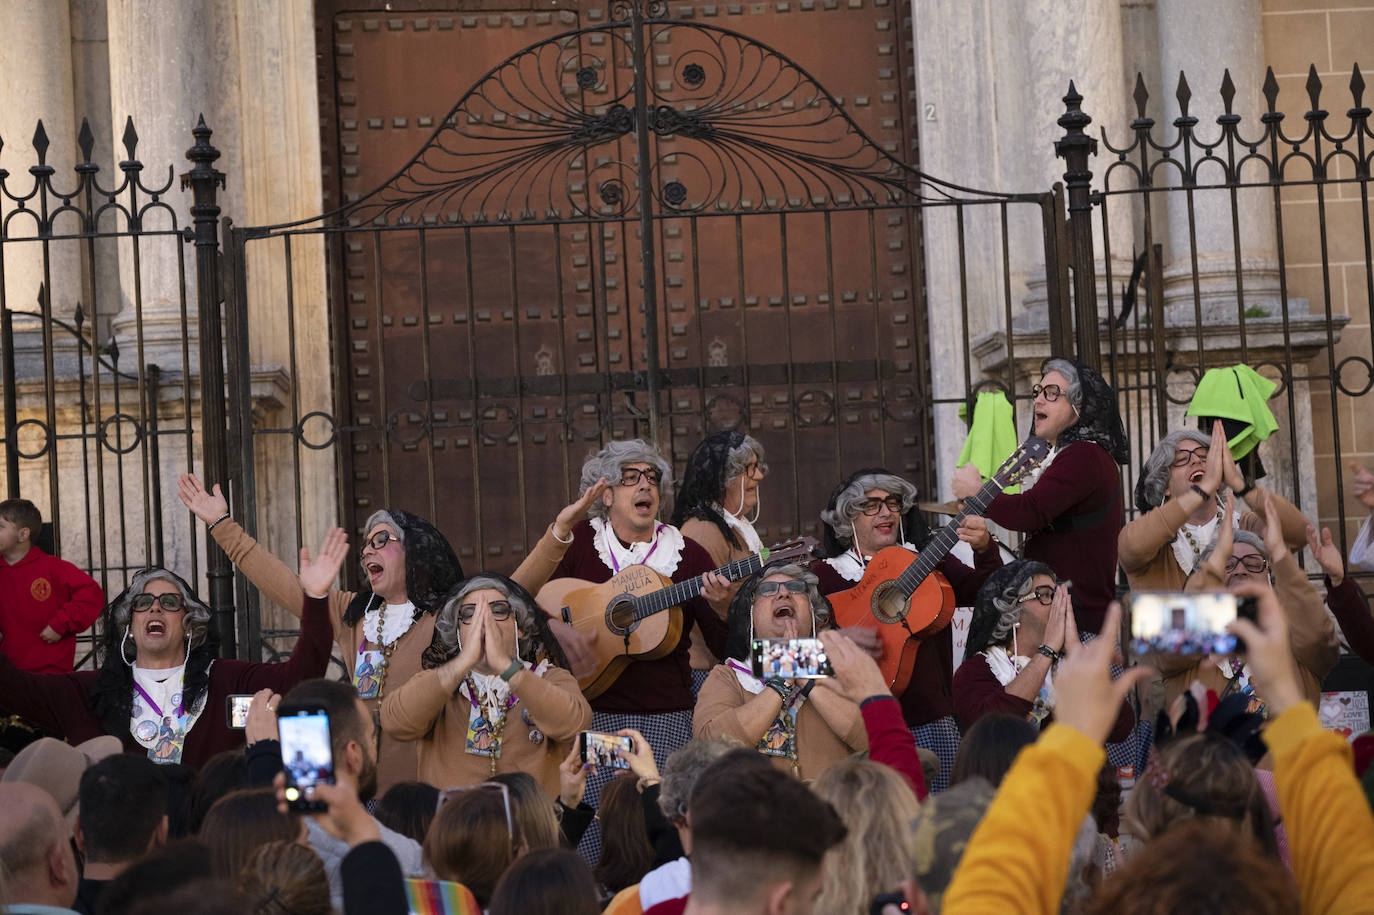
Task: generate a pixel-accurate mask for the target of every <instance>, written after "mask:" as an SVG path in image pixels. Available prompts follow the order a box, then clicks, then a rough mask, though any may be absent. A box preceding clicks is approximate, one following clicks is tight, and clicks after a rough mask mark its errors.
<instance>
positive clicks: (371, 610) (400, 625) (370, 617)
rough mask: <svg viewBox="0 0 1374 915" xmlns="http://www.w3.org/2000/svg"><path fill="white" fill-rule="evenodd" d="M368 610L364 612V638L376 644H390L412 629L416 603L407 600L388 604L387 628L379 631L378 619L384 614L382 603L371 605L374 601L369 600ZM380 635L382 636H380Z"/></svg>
mask: <svg viewBox="0 0 1374 915" xmlns="http://www.w3.org/2000/svg"><path fill="white" fill-rule="evenodd" d="M368 604H369V606H368V608H367V612H366V613H364V614H363V638H365V639H367V640H368V641H369V642H371V643H372V644H374V645H390V644H392V643H393V642H395V641H396V640H397V639H399V638H400V637H401V636H403V635H405V634H406V633H407V632H409V631H410V627H411V625H412V624H413V623H414V622H415V604H413V603H412V602H410V601H406V602H405V603H404V604H387V605H386V628H385V629H384V630H382V632H380V633H378V632H377V621H378V620H379V619H380V618H381V616H382V605H381V603H378V604H377V606H375V607H373V606H371V604H372V601H368ZM379 635H380V638H378V636H379Z"/></svg>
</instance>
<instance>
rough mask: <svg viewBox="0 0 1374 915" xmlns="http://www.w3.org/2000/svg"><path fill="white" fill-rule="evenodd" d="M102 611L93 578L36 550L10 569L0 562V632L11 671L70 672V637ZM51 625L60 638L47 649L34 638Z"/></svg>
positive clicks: (102, 597)
mask: <svg viewBox="0 0 1374 915" xmlns="http://www.w3.org/2000/svg"><path fill="white" fill-rule="evenodd" d="M104 607H105V592H103V591H101V590H100V585H98V584H96V583H95V579H93V578H91V576H89V575H87V574H86V573H85V572H83V571H81V570H80V569H78V568H77V567H76V566H74V565H72V564H71V563H70V562H67V561H66V560H65V559H58V558H57V557H56V556H49V555H48V554H47V553H45V552H43V551H42V550H40V549H39V548H38V547H36V546H33V547H29V551H28V552H27V553H26V554H24V558H23V559H21V560H19V561H18V562H16V563H15V564H14V565H10V564H9V563H8V562H6V561H5V560H4V558H3V557H0V632H3V633H4V636H5V639H4V651H5V654H6V655H7V656H8V657H9V659H10V661H11V662H12V663H13V664H14V666H15V667H18V668H19V669H20V670H27V671H30V672H32V673H43V674H66V673H71V671H72V666H73V665H74V664H75V663H76V638H75V636H76V634H77V633H78V632H83V631H84V630H86V629H88V628H90V625H91V623H94V622H95V620H96V617H98V616H100V611H101V610H102V609H104ZM44 626H51V627H52V628H53V629H55V630H56V631H57V632H58V633H59V634H60V635H61V636H62V639H61V640H60V641H57V642H53V643H52V644H49V643H47V642H45V641H43V639H42V638H41V637H40V636H39V633H40V632H42V631H43V627H44Z"/></svg>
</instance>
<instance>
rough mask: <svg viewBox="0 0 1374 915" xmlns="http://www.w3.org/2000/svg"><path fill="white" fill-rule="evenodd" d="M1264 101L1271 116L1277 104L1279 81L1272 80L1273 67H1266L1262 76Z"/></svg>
mask: <svg viewBox="0 0 1374 915" xmlns="http://www.w3.org/2000/svg"><path fill="white" fill-rule="evenodd" d="M1264 101H1265V104H1267V105H1268V106H1269V113H1270V114H1273V113H1274V109H1275V106H1276V105H1278V103H1279V81H1278V80H1277V79H1275V78H1274V68H1273V67H1268V68H1267V72H1266V73H1265V74H1264Z"/></svg>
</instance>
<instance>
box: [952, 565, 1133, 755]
mask: <svg viewBox="0 0 1374 915" xmlns="http://www.w3.org/2000/svg"><path fill="white" fill-rule="evenodd" d="M1074 616H1075V613H1074V608H1073V604H1072V602H1071V600H1070V597H1069V588H1068V585H1066V584H1063V583H1060V582H1058V581H1056V579H1055V576H1054V572H1053V570H1052V569H1050V567H1049V566H1047V565H1045V563H1043V562H1038V561H1036V560H1033V559H1018V560H1017V561H1015V562H1013V563H1010V564H1008V565H1005V566H1003V567H1002V568H1000V569H998V570H997V571H996V572H994V573H993V574H992V575H991V576H989V577H988V580H987V582H986V583H985V584H984V585H983V589H982V590H981V591H980V592H979V594H978V601H977V604H976V605H975V606H974V610H973V619H972V620H971V621H970V622H969V631H968V642H967V643H966V645H965V647H964V663H962V664H960V665H959V670H958V671H957V672H956V673H955V675H954V710H955V713H956V714H957V715H958V717H959V724H960V726H961V727H963V728H964V729H966V730H967V729H969V728H971V727H972V726H973V725H974V723H975V722H977V721H978V719H979V718H981V717H982V716H983V715H986V714H988V713H989V712H1004V713H1007V714H1010V715H1019V716H1020V717H1022V718H1024V719H1026V720H1028V721H1031V722H1033V723H1034V724H1035V725H1036V726H1037V727H1043V725H1044V721H1045V719H1046V718H1048V717H1049V716H1050V715H1051V714H1052V713H1053V712H1054V708H1055V704H1056V701H1057V695H1058V690H1057V689H1056V687H1055V682H1054V678H1055V668H1056V666H1057V665H1058V663H1059V661H1060V659H1061V658H1062V657H1063V653H1064V646H1065V645H1066V644H1068V643H1077V642H1078V641H1079V634H1078V627H1077V625H1076V624H1075V619H1074ZM1091 637H1092V636H1090V638H1091ZM1108 641H1111V639H1110V638H1109V639H1108ZM1134 727H1135V713H1134V712H1133V711H1132V709H1131V707H1130V704H1129V703H1127V704H1126V705H1124V706H1122V709H1121V712H1120V714H1119V715H1118V717H1117V722H1116V726H1115V727H1114V728H1113V729H1112V733H1111V738H1110V739H1111V740H1112V742H1119V741H1122V740H1125V739H1126V738H1127V737H1129V736H1130V733H1131V729H1132V728H1134Z"/></svg>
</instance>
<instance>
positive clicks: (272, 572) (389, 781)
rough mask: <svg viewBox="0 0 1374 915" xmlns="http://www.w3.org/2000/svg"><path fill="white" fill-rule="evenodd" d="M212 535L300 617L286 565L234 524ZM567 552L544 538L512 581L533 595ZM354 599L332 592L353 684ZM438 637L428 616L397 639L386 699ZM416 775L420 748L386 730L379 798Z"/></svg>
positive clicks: (357, 636)
mask: <svg viewBox="0 0 1374 915" xmlns="http://www.w3.org/2000/svg"><path fill="white" fill-rule="evenodd" d="M210 533H211V535H212V536H214V538H215V542H216V543H218V544H219V545H220V547H221V548H223V550H224V552H225V553H226V554H228V556H229V561H230V562H232V563H233V564H234V565H235V567H237V568H238V570H239V571H240V572H242V573H243V574H244V577H246V578H247V579H248V580H249V581H250V582H252V583H253V585H254V586H255V587H256V588H257V589H258V590H259V591H261V592H262V593H263V594H265V595H267V597H268V598H269V599H270V600H272V601H273V602H274V603H276V604H279V605H280V606H281V607H282V608H283V609H284V610H286V611H287V612H288V613H290V614H292V615H293V616H295V617H297V618H299V617H300V615H301V605H302V601H303V600H304V599H305V592H303V591H302V590H301V583H300V579H299V578H297V577H296V573H295V572H292V571H291V569H290V568H289V567H288V566H287V565H286V563H284V562H282V561H281V560H280V559H278V558H277V557H276V556H274V555H272V553H270V552H269V551H268V550H266V549H265V548H263V546H262V544H260V543H258V542H257V541H256V540H254V539H253V538H252V537H250V536H249V535H248V533H247V532H246V531H245V530H244V529H243V528H242V527H240V526H239V524H238V522H237V521H235V520H234V519H232V518H226V519H225V520H224V521H222V522H220V523H219V524H218V525H216V526H215V529H214V530H213V531H211V532H210ZM566 549H567V547H566V545H564V544H561V543H559V542H558V540H557V539H556V538H555V537H554V536H553V534H552V532H551V531H550V530H545V532H544V536H543V537H542V538H540V540H539V543H538V544H536V545H535V548H534V549H533V550H532V551H531V552H530V554H529V555H528V556H526V557H525V561H524V562H522V563H520V568H518V569H516V570H515V574H514V575H512V576H511V578H512V579H514V580H515V581H517V582H519V583H520V584H521V585H523V586H524V587H525V588H526V589H527V590H529V592H530V593H531V594H533V593H534V592H536V591H538V590H539V589H540V588H541V587H543V586H544V583H545V582H546V581H548V577H549V573H550V572H552V571H553V569H554V567H555V566H556V565H558V560H559V559H561V558H562V556H563V551H564V550H566ZM355 593H356V592H354V591H340V590H336V589H331V590H330V592H329V622H330V625H331V626H333V629H334V642H335V644H337V645H338V646H339V651H340V652H341V653H342V654H343V662H344V666H345V667H346V668H348V675H349V679H350V680H351V679H352V676H353V667H354V664H355V662H356V659H357V656H358V645H359V642H360V641H363V626H362V621H361V620H360V621H359V622H358V623H357V624H356V625H353V626H346V625H344V622H343V615H344V612H345V611H346V610H347V609H348V604H349V602H350V601H352V600H353V596H354V594H355ZM433 637H434V615H433V614H432V613H426V614H424V615H423V616H421V617H420V619H419V620H418V621H416V622H415V624H414V625H412V626H411V627H410V628H409V629H408V630H406V633H405V634H404V635H402V636H401V637H400V638H399V639H397V641H396V648H395V650H394V651H393V652H392V655H391V660H390V662H389V663H388V664H387V676H386V682H385V683H384V684H383V686H382V698H383V699H384V698H386V696H387V695H388V694H389V693H390V692H391V691H392V690H393V689H396V688H397V687H399V686H401V685H403V684H404V683H405V682H406V681H407V680H409V679H410V678H411V677H413V676H415V675H416V674H417V673H419V672H420V656H421V655H422V654H424V651H425V649H426V648H428V647H429V643H430V641H431V640H432V639H433ZM374 647H376V646H374ZM363 704H364V705H366V706H367V708H368V711H372V712H375V710H376V709H377V708H378V706H379V705H380V704H381V702H380V700H378V699H364V700H363ZM416 771H417V767H416V757H415V746H414V745H413V744H410V743H404V742H402V741H399V740H396V739H395V738H394V737H392V736H391V735H389V734H387V733H386V731H385V728H383V731H382V735H381V742H380V745H379V749H378V752H377V793H378V795H379V796H380V795H381V794H382V793H384V792H385V791H386V789H387V788H389V787H391V786H392V785H394V784H396V783H397V782H406V781H414V780H415V776H416Z"/></svg>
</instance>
